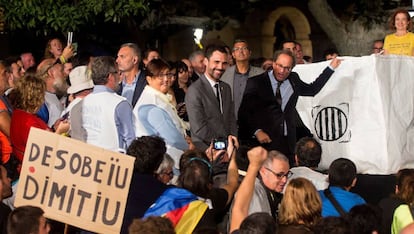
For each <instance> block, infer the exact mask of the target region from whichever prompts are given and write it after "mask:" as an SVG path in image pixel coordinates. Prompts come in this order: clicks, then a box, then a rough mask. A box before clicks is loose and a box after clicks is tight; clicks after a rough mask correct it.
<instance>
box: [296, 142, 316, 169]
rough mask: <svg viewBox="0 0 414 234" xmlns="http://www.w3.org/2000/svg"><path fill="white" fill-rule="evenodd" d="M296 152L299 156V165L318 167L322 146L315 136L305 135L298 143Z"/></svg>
mask: <svg viewBox="0 0 414 234" xmlns="http://www.w3.org/2000/svg"><path fill="white" fill-rule="evenodd" d="M295 154H296V155H297V156H298V161H299V162H298V163H299V166H305V167H318V165H319V163H320V162H321V155H322V147H321V144H319V142H317V141H316V140H315V139H314V138H312V137H303V138H301V139H300V140H299V141H298V142H297V143H296V147H295Z"/></svg>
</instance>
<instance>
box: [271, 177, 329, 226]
mask: <svg viewBox="0 0 414 234" xmlns="http://www.w3.org/2000/svg"><path fill="white" fill-rule="evenodd" d="M321 217H322V201H321V199H320V197H319V193H318V191H317V190H316V188H315V186H314V185H313V184H312V182H310V181H309V180H307V179H305V178H302V177H299V178H295V179H292V180H291V181H290V182H289V184H288V185H287V186H286V191H285V193H284V195H283V199H282V202H281V203H280V210H279V228H278V232H277V233H278V234H284V233H289V234H302V233H306V234H307V233H313V231H312V228H313V226H314V225H315V224H316V223H317V222H318V221H319V220H320V219H321Z"/></svg>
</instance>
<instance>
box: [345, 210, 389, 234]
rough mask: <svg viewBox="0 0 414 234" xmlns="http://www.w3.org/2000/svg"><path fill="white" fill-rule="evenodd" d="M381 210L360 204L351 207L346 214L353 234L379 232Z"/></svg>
mask: <svg viewBox="0 0 414 234" xmlns="http://www.w3.org/2000/svg"><path fill="white" fill-rule="evenodd" d="M381 214H382V213H381V210H380V208H379V207H377V206H373V205H370V204H362V205H357V206H354V207H352V209H351V210H350V211H349V213H348V214H347V217H348V220H349V223H350V224H351V227H352V231H353V233H358V234H371V233H373V232H374V231H377V232H379V231H380V230H381V223H382V217H381Z"/></svg>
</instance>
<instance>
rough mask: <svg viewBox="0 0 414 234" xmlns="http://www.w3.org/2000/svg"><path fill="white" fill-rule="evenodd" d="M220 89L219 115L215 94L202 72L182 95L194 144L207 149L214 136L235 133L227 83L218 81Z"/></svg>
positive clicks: (225, 135) (232, 108)
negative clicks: (221, 103)
mask: <svg viewBox="0 0 414 234" xmlns="http://www.w3.org/2000/svg"><path fill="white" fill-rule="evenodd" d="M220 91H221V97H222V102H223V114H222V113H221V112H220V107H219V103H218V101H217V98H216V94H215V92H214V90H213V88H212V87H211V85H210V83H209V82H208V80H207V78H206V77H205V75H202V76H201V77H200V78H199V79H198V80H197V81H195V82H194V83H192V84H191V85H190V87H189V88H188V91H187V93H186V95H185V104H186V107H187V113H188V118H189V120H190V131H191V138H192V140H193V143H194V145H195V146H196V147H197V148H199V149H201V150H205V149H207V147H208V146H209V145H210V142H211V140H213V139H215V138H217V137H227V136H228V135H229V134H231V135H235V136H236V135H237V127H236V117H235V114H234V104H233V100H232V97H231V90H230V86H229V85H228V84H227V83H224V82H220ZM226 139H227V138H226Z"/></svg>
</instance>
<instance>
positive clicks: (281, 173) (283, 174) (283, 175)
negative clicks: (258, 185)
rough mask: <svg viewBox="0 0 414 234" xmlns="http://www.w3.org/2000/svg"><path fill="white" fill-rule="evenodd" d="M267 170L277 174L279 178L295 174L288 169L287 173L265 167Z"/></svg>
mask: <svg viewBox="0 0 414 234" xmlns="http://www.w3.org/2000/svg"><path fill="white" fill-rule="evenodd" d="M264 168H265V169H266V170H268V171H270V172H271V173H272V174H273V175H275V176H276V177H277V178H278V179H279V180H281V179H283V177H286V179H287V178H290V177H291V176H292V175H293V172H291V171H288V172H287V173H286V174H285V173H283V172H280V173H276V172H274V171H273V170H272V169H270V168H267V167H264Z"/></svg>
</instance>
